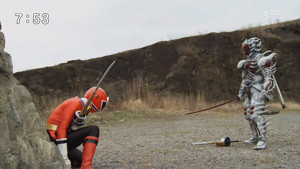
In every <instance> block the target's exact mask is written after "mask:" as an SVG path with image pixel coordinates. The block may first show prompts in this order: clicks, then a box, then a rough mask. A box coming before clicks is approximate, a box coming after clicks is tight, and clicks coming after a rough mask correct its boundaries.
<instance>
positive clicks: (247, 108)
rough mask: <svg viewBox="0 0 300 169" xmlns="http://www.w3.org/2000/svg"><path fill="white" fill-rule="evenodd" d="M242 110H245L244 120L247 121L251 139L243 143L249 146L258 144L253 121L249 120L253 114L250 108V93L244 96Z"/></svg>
mask: <svg viewBox="0 0 300 169" xmlns="http://www.w3.org/2000/svg"><path fill="white" fill-rule="evenodd" d="M248 96H249V97H248ZM244 110H245V112H244V115H245V119H246V120H248V121H249V125H250V128H251V131H252V137H251V138H250V139H249V140H245V141H244V142H245V143H249V144H256V143H257V142H258V134H257V130H256V126H255V123H254V121H253V120H250V116H251V115H252V114H253V107H251V98H250V93H249V94H247V95H246V98H245V104H244Z"/></svg>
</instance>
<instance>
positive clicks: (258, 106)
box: [250, 88, 267, 150]
mask: <svg viewBox="0 0 300 169" xmlns="http://www.w3.org/2000/svg"><path fill="white" fill-rule="evenodd" d="M251 93H252V98H253V99H252V100H251V108H252V109H253V111H252V112H250V114H251V113H252V114H251V115H250V121H252V122H253V124H254V127H255V130H256V133H257V135H258V142H257V145H256V146H255V147H254V150H260V149H265V148H266V147H267V142H266V137H265V135H266V132H267V130H266V121H265V119H264V117H263V116H262V114H263V113H264V112H265V108H266V106H265V105H266V103H265V101H264V100H262V99H261V98H260V97H259V94H260V92H259V91H258V90H256V89H255V88H252V89H251Z"/></svg>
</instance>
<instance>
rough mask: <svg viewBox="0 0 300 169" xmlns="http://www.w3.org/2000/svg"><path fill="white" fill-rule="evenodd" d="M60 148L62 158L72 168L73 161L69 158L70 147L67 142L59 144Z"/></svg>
mask: <svg viewBox="0 0 300 169" xmlns="http://www.w3.org/2000/svg"><path fill="white" fill-rule="evenodd" d="M57 147H58V150H59V153H60V155H61V156H62V158H63V159H64V162H65V164H66V165H67V166H68V167H69V168H71V161H70V160H69V158H68V148H67V143H61V144H57Z"/></svg>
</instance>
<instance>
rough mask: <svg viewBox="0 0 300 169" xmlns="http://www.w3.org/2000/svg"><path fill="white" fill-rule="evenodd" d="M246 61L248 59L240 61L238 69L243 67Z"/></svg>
mask: <svg viewBox="0 0 300 169" xmlns="http://www.w3.org/2000/svg"><path fill="white" fill-rule="evenodd" d="M245 62H246V60H241V61H239V63H238V64H237V68H238V69H242V68H243V67H244V63H245Z"/></svg>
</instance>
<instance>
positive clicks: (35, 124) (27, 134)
mask: <svg viewBox="0 0 300 169" xmlns="http://www.w3.org/2000/svg"><path fill="white" fill-rule="evenodd" d="M4 48H5V38H4V34H3V33H2V32H0V84H1V85H0V129H1V132H0V154H1V155H0V168H1V169H20V168H22V169H60V168H64V164H63V161H62V159H61V157H60V155H59V153H58V150H57V148H56V146H55V145H54V144H53V143H51V142H49V141H48V138H47V133H46V131H45V129H44V128H43V125H42V124H41V121H40V117H39V115H38V113H37V112H36V108H35V105H34V104H33V102H32V98H31V95H30V93H29V91H28V90H27V89H26V88H25V87H24V86H23V85H21V84H20V82H19V81H18V80H16V79H15V78H14V76H13V69H12V62H11V56H10V55H9V54H8V53H6V52H5V51H4Z"/></svg>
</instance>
